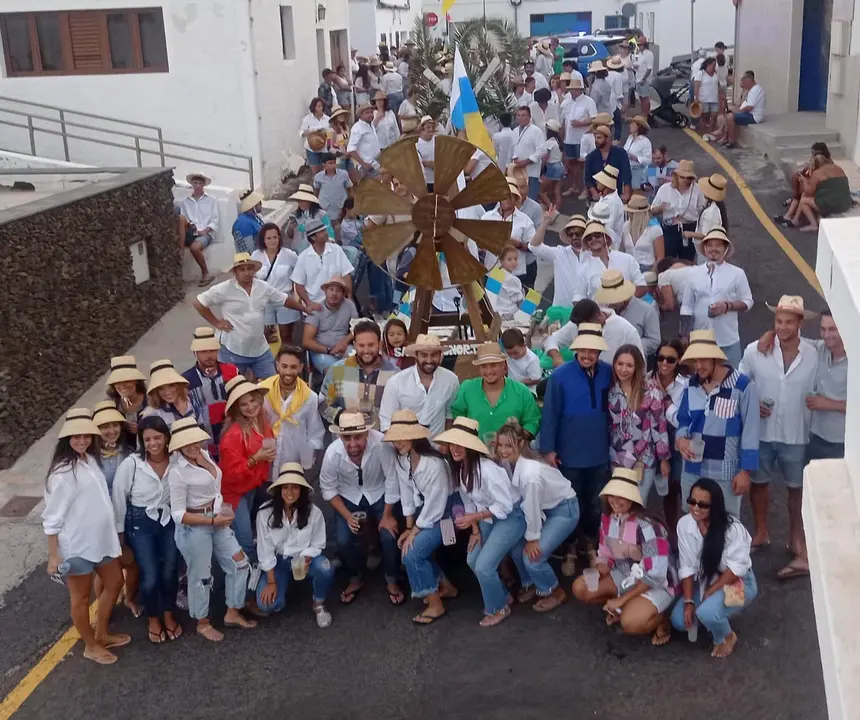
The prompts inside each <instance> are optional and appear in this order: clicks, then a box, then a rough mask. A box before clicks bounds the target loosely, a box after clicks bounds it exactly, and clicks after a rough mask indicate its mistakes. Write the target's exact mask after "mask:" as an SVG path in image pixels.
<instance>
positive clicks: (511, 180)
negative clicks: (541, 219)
mask: <svg viewBox="0 0 860 720" xmlns="http://www.w3.org/2000/svg"><path fill="white" fill-rule="evenodd" d="M505 180H507V181H508V189H509V190H510V191H511V195H516V196H517V197H518V198H519V199H520V200H522V199H523V196H522V194H521V193H520V189H519V188H518V187H517V179H516V178H515V177H511V176H510V175H507V176H505Z"/></svg>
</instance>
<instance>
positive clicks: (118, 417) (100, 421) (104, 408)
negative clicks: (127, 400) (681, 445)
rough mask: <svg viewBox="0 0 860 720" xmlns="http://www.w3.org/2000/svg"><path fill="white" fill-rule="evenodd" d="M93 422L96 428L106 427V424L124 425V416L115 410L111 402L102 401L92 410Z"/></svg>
mask: <svg viewBox="0 0 860 720" xmlns="http://www.w3.org/2000/svg"><path fill="white" fill-rule="evenodd" d="M93 422H94V423H95V424H96V427H101V426H102V425H107V424H108V423H124V422H125V415H123V414H122V413H121V412H120V411H119V410H117V409H116V405H114V404H113V400H102V401H101V402H100V403H96V406H95V407H94V408H93Z"/></svg>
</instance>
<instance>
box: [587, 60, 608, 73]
mask: <svg viewBox="0 0 860 720" xmlns="http://www.w3.org/2000/svg"><path fill="white" fill-rule="evenodd" d="M603 70H606V65H604V64H603V62H601V61H600V60H594V61H593V62H592V63H590V64H589V65H588V72H590V73H593V72H601V71H603Z"/></svg>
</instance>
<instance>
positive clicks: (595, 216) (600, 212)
mask: <svg viewBox="0 0 860 720" xmlns="http://www.w3.org/2000/svg"><path fill="white" fill-rule="evenodd" d="M587 215H588V219H589V220H594V221H595V222H599V223H603V225H608V224H609V221H610V220H611V219H612V208H611V207H610V206H609V203H608V202H607V201H606V200H598V201H597V202H596V203H594V205H592V206H591V207H590V208H588V212H587Z"/></svg>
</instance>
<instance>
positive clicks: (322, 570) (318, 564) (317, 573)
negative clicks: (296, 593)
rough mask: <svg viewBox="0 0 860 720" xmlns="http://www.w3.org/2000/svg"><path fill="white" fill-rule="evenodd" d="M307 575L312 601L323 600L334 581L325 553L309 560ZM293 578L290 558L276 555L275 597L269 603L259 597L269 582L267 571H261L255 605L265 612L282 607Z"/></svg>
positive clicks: (332, 571)
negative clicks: (311, 591) (312, 596)
mask: <svg viewBox="0 0 860 720" xmlns="http://www.w3.org/2000/svg"><path fill="white" fill-rule="evenodd" d="M308 577H309V578H310V579H311V585H312V587H313V594H314V602H323V601H325V599H326V597H327V596H328V591H329V588H330V587H331V584H332V582H333V581H334V568H333V567H332V566H331V563H330V562H329V561H328V558H327V557H326V556H325V555H317V556H316V557H315V558H314V559H313V560H311V565H310V567H309V568H308ZM291 582H296V581H295V580H293V568H292V565H291V564H290V558H287V557H280V556H279V557H278V562H277V564H276V565H275V584H276V585H277V586H278V589H277V591H276V592H275V599H274V600H273V601H272V602H271V603H264V602H263V601H262V600H261V599H260V597H261V596H262V594H263V590H264V589H265V587H266V585H268V584H269V580H268V573H263V574H262V575H261V576H260V582H259V584H258V585H257V607H259V608H260V610H262V611H263V612H265V613H276V612H280V611H281V610H283V609H284V605H286V604H287V588H288V587H289V585H290V583H291Z"/></svg>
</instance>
